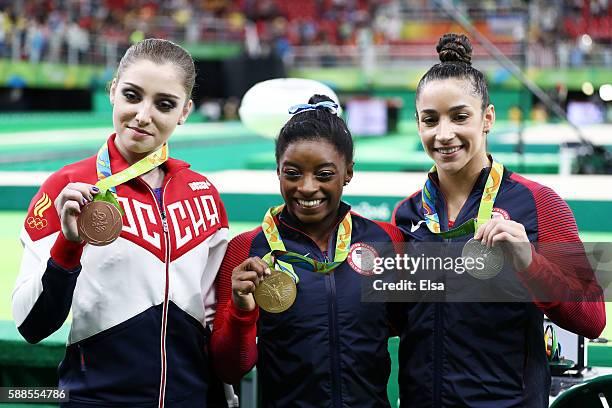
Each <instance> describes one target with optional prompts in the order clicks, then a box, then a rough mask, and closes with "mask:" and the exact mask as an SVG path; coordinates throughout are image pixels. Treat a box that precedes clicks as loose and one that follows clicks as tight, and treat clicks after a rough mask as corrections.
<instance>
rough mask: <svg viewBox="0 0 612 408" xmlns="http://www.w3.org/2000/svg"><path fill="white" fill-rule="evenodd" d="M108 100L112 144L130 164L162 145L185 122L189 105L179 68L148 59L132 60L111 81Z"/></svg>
mask: <svg viewBox="0 0 612 408" xmlns="http://www.w3.org/2000/svg"><path fill="white" fill-rule="evenodd" d="M110 100H111V103H112V105H113V126H114V128H115V132H116V133H117V136H116V138H115V145H116V146H117V149H118V150H119V151H120V152H121V154H122V156H123V157H124V158H125V159H126V160H127V161H128V162H130V163H132V162H134V161H137V160H139V159H141V158H143V157H145V156H146V155H148V154H149V153H151V152H153V151H155V150H156V149H157V148H159V147H160V146H161V145H162V144H164V143H165V142H166V141H167V140H168V139H169V138H170V135H171V134H172V132H173V131H174V129H175V128H176V126H177V124H179V123H183V122H184V121H185V120H186V119H187V116H188V115H189V111H190V109H191V105H192V102H191V100H189V101H187V95H186V92H185V88H184V85H183V78H182V73H181V70H180V68H179V67H178V66H176V65H175V64H173V63H170V62H168V63H164V64H156V63H154V62H152V61H149V60H148V59H139V60H136V61H134V63H132V64H130V65H129V66H128V67H127V68H126V69H125V70H124V71H123V72H122V73H121V76H120V77H119V78H115V79H114V80H113V83H112V85H111V89H110Z"/></svg>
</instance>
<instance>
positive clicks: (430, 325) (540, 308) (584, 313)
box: [393, 169, 605, 408]
mask: <svg viewBox="0 0 612 408" xmlns="http://www.w3.org/2000/svg"><path fill="white" fill-rule="evenodd" d="M489 171H490V169H483V171H482V172H481V174H480V176H479V178H478V180H477V181H476V184H475V185H474V187H473V189H472V192H471V193H470V195H469V198H468V199H467V201H466V203H465V204H464V206H463V208H462V209H461V212H460V213H459V215H458V217H457V219H456V220H455V225H460V224H462V223H463V222H465V221H467V220H468V219H469V218H475V217H476V214H477V212H478V206H479V204H480V197H481V195H482V192H483V188H484V186H485V183H486V179H487V177H488V175H489ZM430 177H432V181H433V182H434V184H436V183H437V178H436V177H435V176H430ZM436 185H437V184H436ZM438 197H439V201H438V202H437V203H436V210H437V213H438V216H439V217H440V225H441V226H443V229H444V230H445V229H446V228H445V226H447V225H448V218H447V212H446V203H445V202H444V195H443V194H442V193H441V192H439V194H438ZM493 215H494V216H498V217H504V218H506V219H511V220H514V221H516V222H518V223H521V224H523V225H524V227H525V230H526V232H527V236H528V238H529V241H530V242H532V243H536V242H539V243H551V242H566V243H567V242H575V243H580V241H579V238H578V230H577V227H576V223H575V221H574V217H573V215H572V213H571V210H570V209H569V207H568V206H567V204H566V203H565V202H564V201H563V200H562V199H561V198H560V197H559V196H558V195H557V194H556V193H555V192H554V191H552V190H551V189H550V188H548V187H545V186H542V185H540V184H537V183H535V182H533V181H530V180H527V179H525V178H523V177H521V176H519V175H517V174H514V173H512V172H510V171H508V170H505V171H504V175H503V179H502V184H501V187H500V190H499V193H498V196H497V199H496V200H495V203H494V210H493ZM393 223H394V224H396V225H397V226H398V227H399V228H400V229H401V230H402V232H403V233H404V235H405V237H406V239H407V240H413V241H417V242H442V241H443V240H442V239H441V238H440V237H438V236H436V235H434V234H433V233H431V232H430V231H429V229H428V228H427V226H426V224H425V222H424V217H423V209H422V205H421V191H419V192H417V193H415V194H414V195H413V196H411V197H409V198H407V199H406V200H404V201H402V202H401V203H399V204H398V206H397V207H396V209H395V212H394V218H393ZM469 238H470V237H469V236H465V237H460V238H455V239H453V240H452V241H458V242H462V241H467V240H468V239H469ZM447 242H448V241H447ZM578 247H579V246H578V245H576V248H578ZM532 255H533V261H532V264H531V265H530V266H529V267H528V268H527V269H526V270H523V271H519V272H518V273H515V272H514V271H512V273H513V274H517V275H519V276H518V279H517V281H519V282H522V284H524V285H525V287H529V286H530V285H541V287H548V288H550V290H551V291H560V293H563V290H565V289H566V288H567V286H568V285H571V282H569V281H568V277H569V276H571V273H568V272H571V271H568V270H567V268H568V267H571V266H569V265H568V261H567V260H566V259H559V258H558V257H557V258H555V254H552V253H551V254H543V253H538V252H536V251H535V249H534V247H532ZM575 255H576V256H577V257H578V258H580V256H581V254H575ZM582 256H583V254H582ZM505 272H507V271H506V270H504V272H502V274H503V273H505ZM500 276H501V275H500ZM468 278H469V277H468ZM590 279H591V281H590V286H591V289H592V290H591V292H592V293H591V294H590V295H591V300H593V296H594V297H595V298H596V299H597V301H594V302H584V303H582V302H558V301H555V302H547V303H544V302H537V301H536V302H513V303H474V302H472V303H468V302H466V303H442V302H438V303H433V302H432V303H426V302H423V303H407V304H405V305H404V307H403V312H402V314H403V320H404V328H403V330H402V333H401V336H400V339H401V340H400V351H399V365H400V375H399V377H400V379H399V382H400V384H399V385H400V400H401V404H402V406H407V407H412V408H421V407H423V408H425V407H427V408H431V407H434V408H438V407H471V408H491V407H495V408H519V407H521V408H544V407H548V394H549V390H550V372H549V368H548V362H547V359H546V355H545V348H544V342H543V312H545V313H546V315H547V316H548V317H549V318H551V319H552V320H553V321H555V322H556V323H557V324H559V325H560V326H562V327H564V328H566V329H568V330H571V331H573V332H575V333H579V334H581V335H584V336H586V337H589V338H595V337H597V336H598V335H599V334H600V333H601V331H602V330H603V328H604V326H605V309H604V303H603V298H602V295H601V288H600V287H599V286H598V284H597V282H596V281H595V279H594V277H593V276H592V274H591V276H590ZM593 293H594V294H595V295H593ZM585 295H587V294H586V293H585ZM554 296H555V295H554V294H553V297H554ZM561 298H562V296H560V297H558V298H557V299H561Z"/></svg>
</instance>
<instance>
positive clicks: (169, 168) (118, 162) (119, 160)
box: [106, 133, 189, 177]
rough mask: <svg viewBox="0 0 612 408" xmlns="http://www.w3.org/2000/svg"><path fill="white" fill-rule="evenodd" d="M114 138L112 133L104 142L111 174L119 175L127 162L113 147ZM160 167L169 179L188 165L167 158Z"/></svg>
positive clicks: (126, 166)
mask: <svg viewBox="0 0 612 408" xmlns="http://www.w3.org/2000/svg"><path fill="white" fill-rule="evenodd" d="M115 137H117V134H116V133H113V134H112V135H111V136H110V137H109V138H108V140H107V141H106V143H107V145H108V154H109V157H110V161H111V170H112V172H113V174H116V173H119V172H120V171H123V170H125V169H127V168H128V167H129V164H128V162H127V161H125V159H124V158H123V156H122V155H121V153H120V152H119V150H118V149H117V146H115ZM162 166H163V168H164V170H165V172H166V177H171V176H173V175H174V174H176V173H177V172H179V171H180V170H183V169H187V168H189V164H188V163H186V162H184V161H181V160H177V159H173V158H171V157H169V158H168V160H167V161H166V162H165V163H164V164H162Z"/></svg>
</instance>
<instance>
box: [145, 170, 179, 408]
mask: <svg viewBox="0 0 612 408" xmlns="http://www.w3.org/2000/svg"><path fill="white" fill-rule="evenodd" d="M138 180H140V182H141V183H143V184H144V185H145V186H146V187H147V189H148V190H149V193H150V194H151V196H153V202H154V203H155V204H157V205H156V206H155V207H156V208H157V212H158V214H159V216H160V218H161V220H162V228H163V231H164V241H163V243H164V248H165V258H164V263H165V265H166V286H165V288H164V303H163V306H162V323H161V333H160V337H161V350H160V354H161V373H160V374H161V376H160V384H159V401H158V407H159V408H163V407H164V400H165V396H166V374H167V364H166V325H167V323H168V295H169V289H170V235H169V233H168V221H167V219H166V211H165V209H164V203H165V201H166V200H165V197H164V196H165V193H166V187H167V186H168V184H169V183H170V180H172V177H169V178H168V180H167V181H166V182H165V184H164V185H163V186H162V194H161V196H162V202H161V203H159V204H158V203H157V199H156V198H155V193H154V192H153V190H151V187H149V185H148V184H147V183H145V182H144V181H143V180H141V179H140V178H138Z"/></svg>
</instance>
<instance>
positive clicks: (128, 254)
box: [13, 39, 228, 407]
mask: <svg viewBox="0 0 612 408" xmlns="http://www.w3.org/2000/svg"><path fill="white" fill-rule="evenodd" d="M194 82H195V69H194V63H193V60H192V58H191V56H190V55H189V54H188V53H187V52H186V51H185V50H184V49H183V48H181V47H179V46H178V45H176V44H173V43H171V42H169V41H165V40H159V39H148V40H144V41H141V42H139V43H137V44H135V45H133V46H132V47H130V49H128V51H127V52H126V54H125V55H124V56H123V58H122V60H121V62H120V65H119V69H118V72H117V76H116V77H115V79H113V82H112V86H111V88H110V101H111V104H112V105H113V125H114V130H115V133H114V134H113V135H111V136H110V138H109V139H108V140H107V141H106V142H104V143H103V145H102V147H101V149H100V151H99V153H98V154H97V155H96V156H93V157H90V158H88V159H85V160H82V161H79V162H77V163H73V164H70V165H68V166H66V167H64V168H62V169H61V170H59V171H58V172H56V173H54V174H52V175H51V176H50V177H49V178H48V179H47V180H46V181H45V182H44V184H43V185H42V187H41V188H40V190H39V192H38V193H37V194H36V195H35V196H34V198H33V199H32V203H31V204H30V208H29V211H28V215H27V217H26V221H25V224H24V228H23V230H22V233H21V241H22V243H23V245H24V254H23V260H22V263H21V270H20V273H19V277H18V278H17V282H16V285H15V289H14V292H13V315H14V319H15V322H16V324H17V327H18V329H19V332H20V333H21V334H22V335H23V337H24V338H25V339H26V340H27V341H28V342H30V343H36V342H39V341H40V340H42V339H44V338H46V337H47V336H49V335H50V334H52V333H53V332H54V331H56V330H57V329H58V328H59V327H60V326H61V325H62V324H63V323H64V321H65V320H66V318H67V316H68V313H69V311H72V324H71V329H70V335H69V338H68V343H67V350H66V355H65V358H64V360H63V361H62V362H61V364H60V366H59V386H60V387H61V388H64V389H66V390H67V391H68V393H69V401H68V402H65V403H64V404H63V406H66V407H92V406H96V407H99V406H110V405H112V406H116V407H120V406H121V407H138V406H147V407H151V406H158V407H163V406H167V407H194V406H199V407H206V406H208V407H212V406H215V407H216V406H225V401H224V397H223V394H222V391H221V389H222V388H221V383H220V381H219V380H217V379H216V376H215V375H214V374H213V372H212V370H211V369H210V363H209V356H208V353H207V344H208V338H209V333H210V330H209V329H208V326H209V324H210V323H211V322H212V320H213V318H214V314H215V287H214V281H215V278H216V274H217V270H218V269H219V266H220V264H221V261H222V259H223V256H224V253H225V250H226V247H227V243H228V237H227V236H228V232H227V229H228V224H227V216H226V214H225V209H224V207H223V204H222V202H221V200H220V198H219V194H218V192H217V190H216V189H215V187H214V186H213V185H212V184H211V183H210V182H209V181H208V180H207V179H206V177H204V176H202V175H200V174H198V173H196V172H194V171H192V170H190V169H189V165H188V164H187V163H184V162H182V161H179V160H175V159H172V158H168V156H167V153H168V151H167V144H166V142H167V141H168V139H169V138H170V136H171V134H172V132H173V131H174V129H175V128H176V126H177V125H180V124H182V123H184V122H185V120H186V119H187V116H188V115H189V112H190V109H191V107H192V101H191V99H190V95H191V90H192V88H193V85H194ZM158 152H160V154H159V155H157V156H155V155H156V154H157V153H158ZM153 156H155V157H157V158H158V161H157V162H156V163H155V164H154V165H150V166H149V167H147V168H146V169H143V170H146V172H144V174H142V175H140V176H139V177H136V178H132V179H131V180H128V181H126V182H124V183H122V184H119V185H117V186H116V187H115V193H116V200H117V201H118V203H119V204H120V205H121V207H122V210H123V212H124V214H123V217H122V223H123V225H122V230H121V233H120V236H119V238H118V239H117V240H116V241H114V242H113V243H111V244H110V245H106V246H92V245H86V244H85V243H84V242H83V241H82V240H81V238H80V237H79V233H78V229H77V219H78V216H79V214H80V213H81V210H82V208H83V206H84V205H86V204H88V203H89V202H91V201H92V200H93V198H94V195H95V194H96V193H98V192H99V190H100V189H99V188H98V187H97V186H96V185H95V184H96V183H98V181H100V180H102V179H105V178H106V177H112V175H116V174H117V173H119V172H121V171H123V170H125V169H127V168H131V169H134V168H138V167H139V166H141V165H142V164H136V163H142V162H141V160H142V159H143V158H148V159H147V160H145V162H148V161H149V160H152V159H151V157H153ZM105 171H106V173H105ZM217 397H218V398H217Z"/></svg>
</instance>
